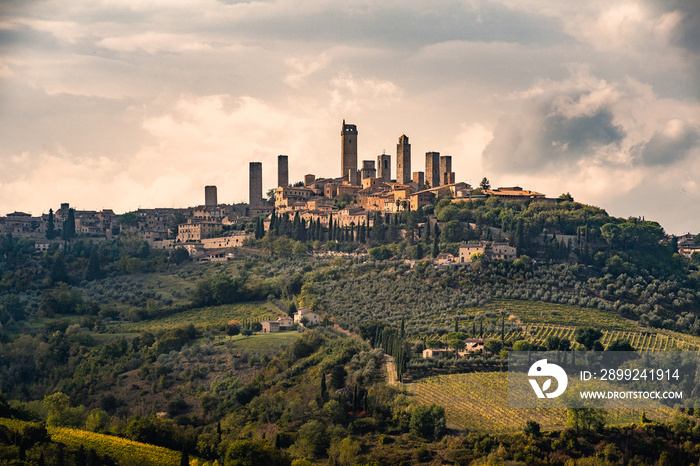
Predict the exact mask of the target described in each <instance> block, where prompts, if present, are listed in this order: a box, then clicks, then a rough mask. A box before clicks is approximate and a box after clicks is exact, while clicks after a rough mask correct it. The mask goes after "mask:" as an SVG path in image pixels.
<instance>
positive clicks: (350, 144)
mask: <svg viewBox="0 0 700 466" xmlns="http://www.w3.org/2000/svg"><path fill="white" fill-rule="evenodd" d="M350 170H352V173H354V172H356V171H357V127H356V126H355V125H350V124H345V120H343V129H342V131H341V132H340V176H341V177H346V176H347V177H348V181H349V182H350V183H352V180H351V179H350V177H351V176H352V175H350V174H349V173H350ZM353 184H356V181H355V183H353Z"/></svg>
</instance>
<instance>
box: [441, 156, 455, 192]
mask: <svg viewBox="0 0 700 466" xmlns="http://www.w3.org/2000/svg"><path fill="white" fill-rule="evenodd" d="M451 183H454V173H452V156H451V155H443V156H442V157H440V185H441V186H442V185H445V184H451Z"/></svg>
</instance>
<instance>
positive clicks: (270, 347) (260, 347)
mask: <svg viewBox="0 0 700 466" xmlns="http://www.w3.org/2000/svg"><path fill="white" fill-rule="evenodd" d="M299 335H301V334H300V333H299V332H296V331H292V332H278V333H254V334H253V335H250V336H248V337H245V336H243V335H236V336H235V337H222V339H221V340H220V341H219V342H217V343H218V344H222V345H224V344H225V345H226V346H227V347H229V348H230V349H231V350H232V351H234V352H236V351H238V352H243V351H248V352H251V353H253V354H263V353H275V352H277V351H279V350H280V349H282V348H283V347H285V346H288V345H290V344H292V343H294V342H295V341H296V339H297V338H299Z"/></svg>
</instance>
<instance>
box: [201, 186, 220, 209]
mask: <svg viewBox="0 0 700 466" xmlns="http://www.w3.org/2000/svg"><path fill="white" fill-rule="evenodd" d="M217 205H219V203H218V201H217V199H216V186H205V187H204V206H205V207H216V206H217Z"/></svg>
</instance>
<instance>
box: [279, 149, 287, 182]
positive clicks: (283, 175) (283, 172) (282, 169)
mask: <svg viewBox="0 0 700 466" xmlns="http://www.w3.org/2000/svg"><path fill="white" fill-rule="evenodd" d="M277 186H289V157H287V156H286V155H278V156H277Z"/></svg>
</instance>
